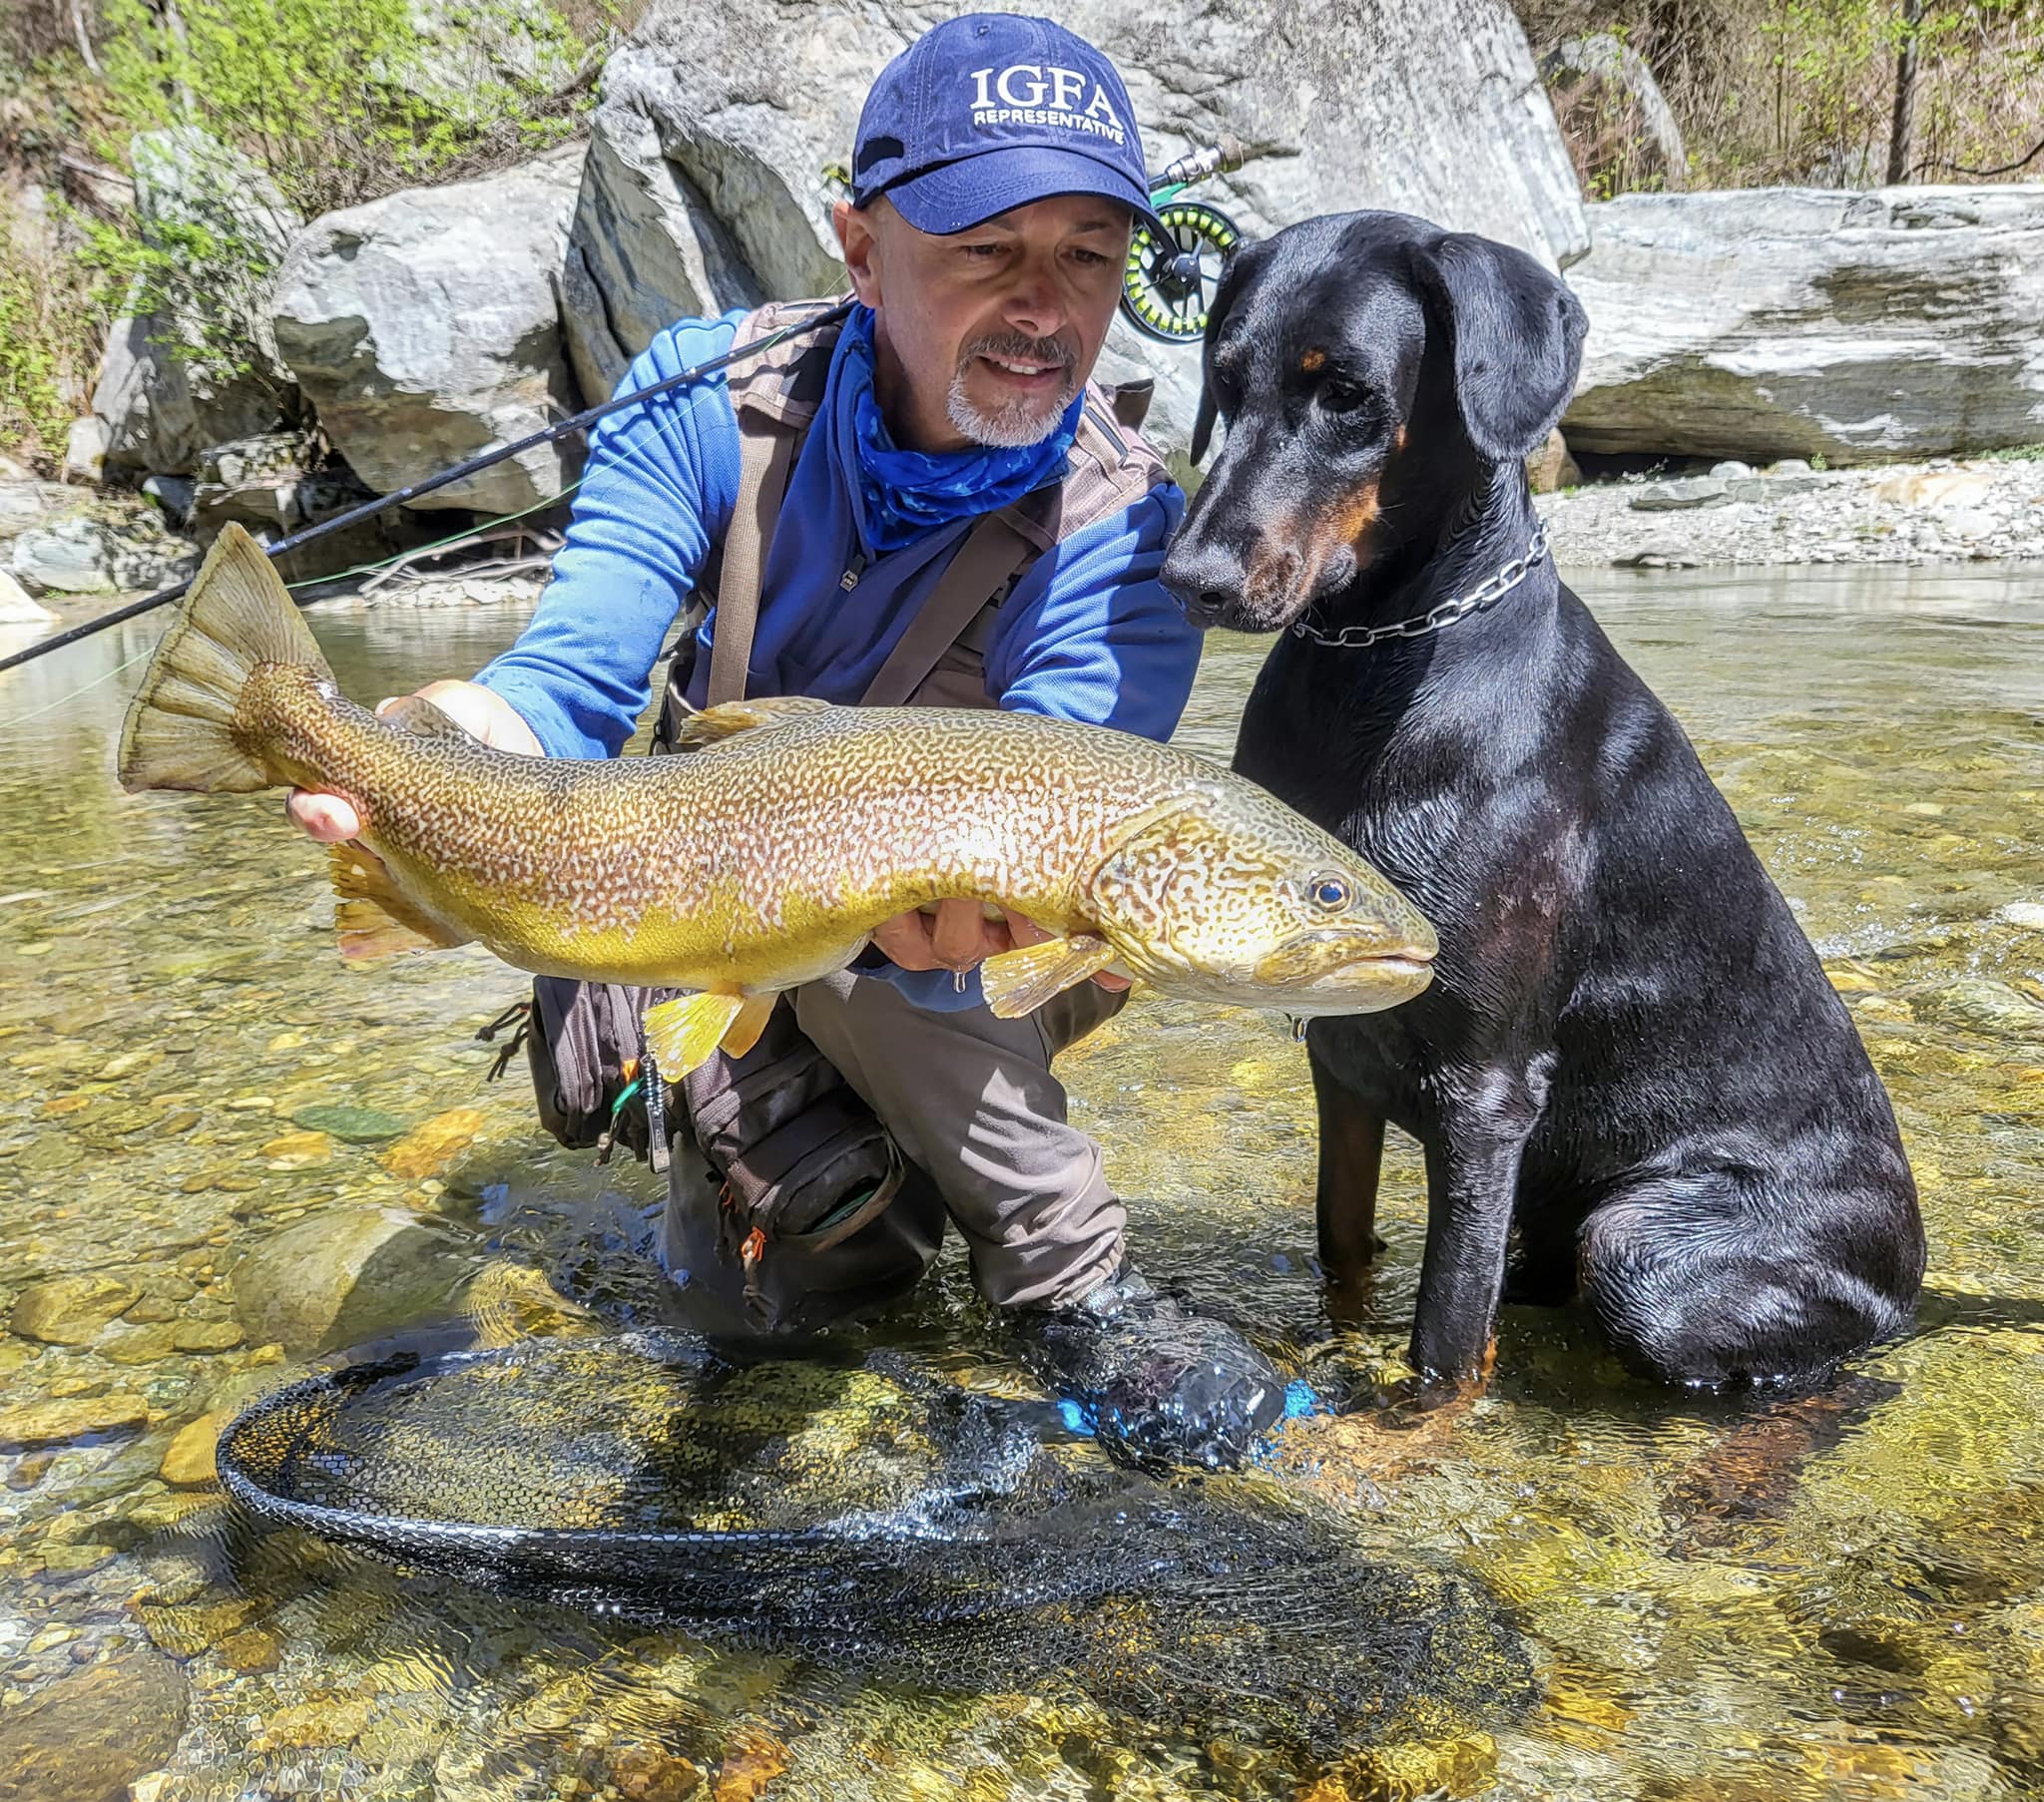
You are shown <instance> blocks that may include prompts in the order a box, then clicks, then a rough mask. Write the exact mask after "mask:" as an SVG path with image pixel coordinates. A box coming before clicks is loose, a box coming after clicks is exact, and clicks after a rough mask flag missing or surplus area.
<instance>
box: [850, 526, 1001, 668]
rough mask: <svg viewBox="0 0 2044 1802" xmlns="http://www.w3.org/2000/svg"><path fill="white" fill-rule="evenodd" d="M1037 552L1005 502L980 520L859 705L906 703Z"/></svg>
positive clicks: (895, 643)
mask: <svg viewBox="0 0 2044 1802" xmlns="http://www.w3.org/2000/svg"><path fill="white" fill-rule="evenodd" d="M1035 554H1036V547H1035V546H1034V545H1033V544H1031V543H1030V542H1029V540H1028V539H1026V538H1024V537H1023V536H1022V534H1021V533H1020V532H1018V531H1016V529H1015V528H1014V527H1013V526H1011V525H1010V524H1009V523H1008V521H1007V518H1006V509H1005V508H1004V509H1002V511H1001V512H1000V513H989V514H987V515H985V516H984V517H983V518H981V519H980V520H978V521H977V522H976V523H975V524H974V526H973V528H972V530H971V531H970V532H968V533H967V534H966V535H965V542H964V543H963V544H961V545H960V546H959V547H958V549H957V550H955V551H954V552H952V553H951V561H950V562H949V563H948V564H947V565H945V567H944V573H943V574H942V575H941V576H939V577H938V578H937V586H936V587H935V588H933V589H932V590H931V591H930V593H929V598H928V599H927V600H925V601H924V602H923V604H922V608H921V610H920V611H919V612H918V613H917V614H916V616H915V618H914V619H912V620H910V621H909V622H908V630H907V631H906V632H904V633H903V634H902V635H901V636H900V638H898V639H896V640H895V641H894V649H893V650H892V651H890V652H889V653H888V654H887V661H886V662H885V663H884V664H882V665H881V666H880V670H879V674H878V675H877V676H874V677H873V679H872V681H871V682H870V683H869V684H868V685H867V688H866V691H865V692H864V693H863V694H861V695H860V696H859V701H858V703H859V705H860V706H862V707H898V706H902V705H904V704H906V702H907V700H908V697H909V696H910V695H911V694H913V693H914V692H915V691H916V689H918V688H919V687H921V686H922V685H923V683H924V682H925V681H926V680H928V679H929V676H930V673H931V672H932V671H933V670H935V669H936V667H937V665H938V663H939V662H940V661H941V660H942V658H943V656H944V653H945V652H947V651H949V650H950V649H951V647H952V646H953V645H955V644H957V642H958V640H959V639H960V638H961V637H962V636H963V635H964V632H965V629H966V628H967V627H968V626H970V625H971V624H972V622H973V621H974V620H976V619H978V618H979V615H980V611H981V610H982V609H983V608H984V607H986V606H987V604H988V603H989V602H991V601H992V600H993V599H994V597H995V596H996V595H998V594H999V593H1000V592H1001V590H1002V589H1003V588H1005V587H1006V586H1007V584H1008V581H1009V579H1010V578H1011V577H1013V576H1014V575H1015V574H1016V573H1017V572H1018V571H1020V569H1021V568H1022V566H1023V565H1024V564H1025V563H1027V562H1028V561H1029V560H1030V558H1031V557H1033V556H1035Z"/></svg>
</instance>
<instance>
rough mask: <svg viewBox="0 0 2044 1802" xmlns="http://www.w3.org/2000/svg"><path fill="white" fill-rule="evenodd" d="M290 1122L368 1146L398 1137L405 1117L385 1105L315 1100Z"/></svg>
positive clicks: (341, 1139) (402, 1128)
mask: <svg viewBox="0 0 2044 1802" xmlns="http://www.w3.org/2000/svg"><path fill="white" fill-rule="evenodd" d="M291 1125H292V1126H302V1127H303V1128H304V1129H305V1130H306V1131H307V1132H323V1133H325V1134H326V1135H327V1136H328V1137H330V1138H337V1139H339V1140H340V1141H341V1142H342V1143H343V1144H350V1145H369V1144H375V1143H376V1142H377V1141H378V1140H380V1139H385V1138H396V1137H398V1136H399V1135H400V1134H401V1133H402V1132H403V1131H404V1125H405V1123H404V1118H403V1116H401V1115H396V1114H391V1113H389V1112H387V1111H386V1110H384V1109H382V1108H363V1107H358V1106H357V1105H355V1104H354V1103H352V1102H315V1103H313V1104H312V1105H311V1106H309V1107H305V1108H299V1109H296V1110H294V1111H293V1113H292V1115H291Z"/></svg>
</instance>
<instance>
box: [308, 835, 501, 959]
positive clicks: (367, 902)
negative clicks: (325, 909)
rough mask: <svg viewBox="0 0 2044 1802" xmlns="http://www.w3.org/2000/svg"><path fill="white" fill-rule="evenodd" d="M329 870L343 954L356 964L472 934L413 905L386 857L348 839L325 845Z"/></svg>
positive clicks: (441, 946) (445, 945)
mask: <svg viewBox="0 0 2044 1802" xmlns="http://www.w3.org/2000/svg"><path fill="white" fill-rule="evenodd" d="M326 865H327V874H328V877H329V879H330V880H331V882H332V884H333V892H334V894H335V896H336V897H338V900H339V905H338V906H336V907H335V908H334V910H333V926H334V930H335V931H336V932H338V933H339V934H340V955H341V956H342V957H344V958H346V959H347V961H348V962H349V963H351V964H364V963H373V962H374V961H376V960H377V959H379V958H386V957H402V956H406V955H408V954H410V953H412V952H415V951H446V950H449V949H451V948H452V947H453V946H456V945H466V944H467V943H468V935H467V934H465V933H458V932H456V931H454V929H453V928H452V927H448V926H443V925H442V924H441V923H440V922H439V921H438V920H436V919H434V918H433V917H432V916H431V915H430V914H428V913H426V912H424V911H423V910H422V909H420V908H419V907H416V906H414V905H413V903H412V902H411V901H410V900H408V899H407V898H406V897H405V895H404V894H403V893H402V892H401V891H400V890H399V889H398V887H397V884H396V883H394V882H393V881H391V879H390V871H389V870H388V868H387V867H385V865H384V864H383V862H382V861H381V859H379V858H375V857H372V856H371V855H370V854H369V853H368V852H366V851H364V850H363V848H362V847H361V846H360V845H358V844H356V843H355V842H354V840H352V839H349V840H348V841H347V842H346V843H345V844H338V845H328V846H327V847H326Z"/></svg>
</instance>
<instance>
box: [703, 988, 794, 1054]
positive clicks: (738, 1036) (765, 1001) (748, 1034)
mask: <svg viewBox="0 0 2044 1802" xmlns="http://www.w3.org/2000/svg"><path fill="white" fill-rule="evenodd" d="M779 999H780V997H779V995H778V994H772V995H748V996H747V997H746V1005H745V1006H744V1007H742V1008H741V1009H739V1011H738V1014H737V1016H736V1017H735V1018H734V1019H733V1021H732V1023H731V1025H730V1026H728V1027H726V1028H725V1032H724V1038H723V1039H722V1040H721V1041H720V1042H719V1045H718V1049H719V1050H720V1051H722V1052H723V1053H724V1055H725V1056H726V1057H727V1058H743V1057H744V1056H745V1055H746V1053H748V1052H749V1051H751V1050H752V1049H753V1047H754V1046H756V1045H758V1044H759V1043H760V1035H761V1034H762V1033H764V1032H765V1031H766V1030H767V1021H768V1020H769V1019H770V1018H772V1014H773V1004H774V1003H775V1002H777V1001H778V1000H779Z"/></svg>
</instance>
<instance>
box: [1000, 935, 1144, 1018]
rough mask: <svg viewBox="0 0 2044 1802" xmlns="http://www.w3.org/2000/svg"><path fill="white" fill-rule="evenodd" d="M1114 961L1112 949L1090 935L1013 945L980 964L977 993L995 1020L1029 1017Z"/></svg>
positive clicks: (1105, 942) (1100, 939) (1106, 943)
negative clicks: (1052, 999) (1053, 997)
mask: <svg viewBox="0 0 2044 1802" xmlns="http://www.w3.org/2000/svg"><path fill="white" fill-rule="evenodd" d="M1114 957H1115V951H1114V947H1113V946H1112V945H1110V944H1109V943H1108V942H1107V941H1106V940H1105V939H1102V938H1096V937H1095V936H1094V935H1093V934H1092V933H1090V932H1075V933H1073V934H1072V936H1071V937H1070V938H1067V939H1045V940H1044V941H1043V943H1042V944H1040V945H1018V946H1016V947H1015V949H1014V950H1013V951H1002V952H998V953H996V954H995V955H994V956H993V957H990V958H988V959H987V960H986V962H985V963H983V964H981V965H980V967H979V988H980V993H981V994H983V995H984V996H985V997H986V1005H987V1006H988V1007H989V1008H991V1009H992V1010H993V1015H994V1018H995V1019H996V1020H1013V1019H1016V1018H1017V1017H1018V1016H1020V1015H1023V1014H1030V1013H1034V1012H1035V1011H1036V1009H1038V1008H1040V1007H1042V1006H1043V1004H1044V1003H1045V1002H1047V1001H1048V1000H1050V998H1051V997H1052V996H1054V995H1062V994H1063V993H1064V992H1065V991H1066V990H1067V989H1069V988H1070V987H1071V986H1072V985H1073V984H1074V983H1082V982H1084V981H1085V980H1086V979H1087V978H1088V977H1089V976H1097V975H1098V974H1099V973H1100V972H1101V971H1103V970H1105V969H1106V968H1107V967H1108V965H1109V964H1111V963H1113V962H1114Z"/></svg>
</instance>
